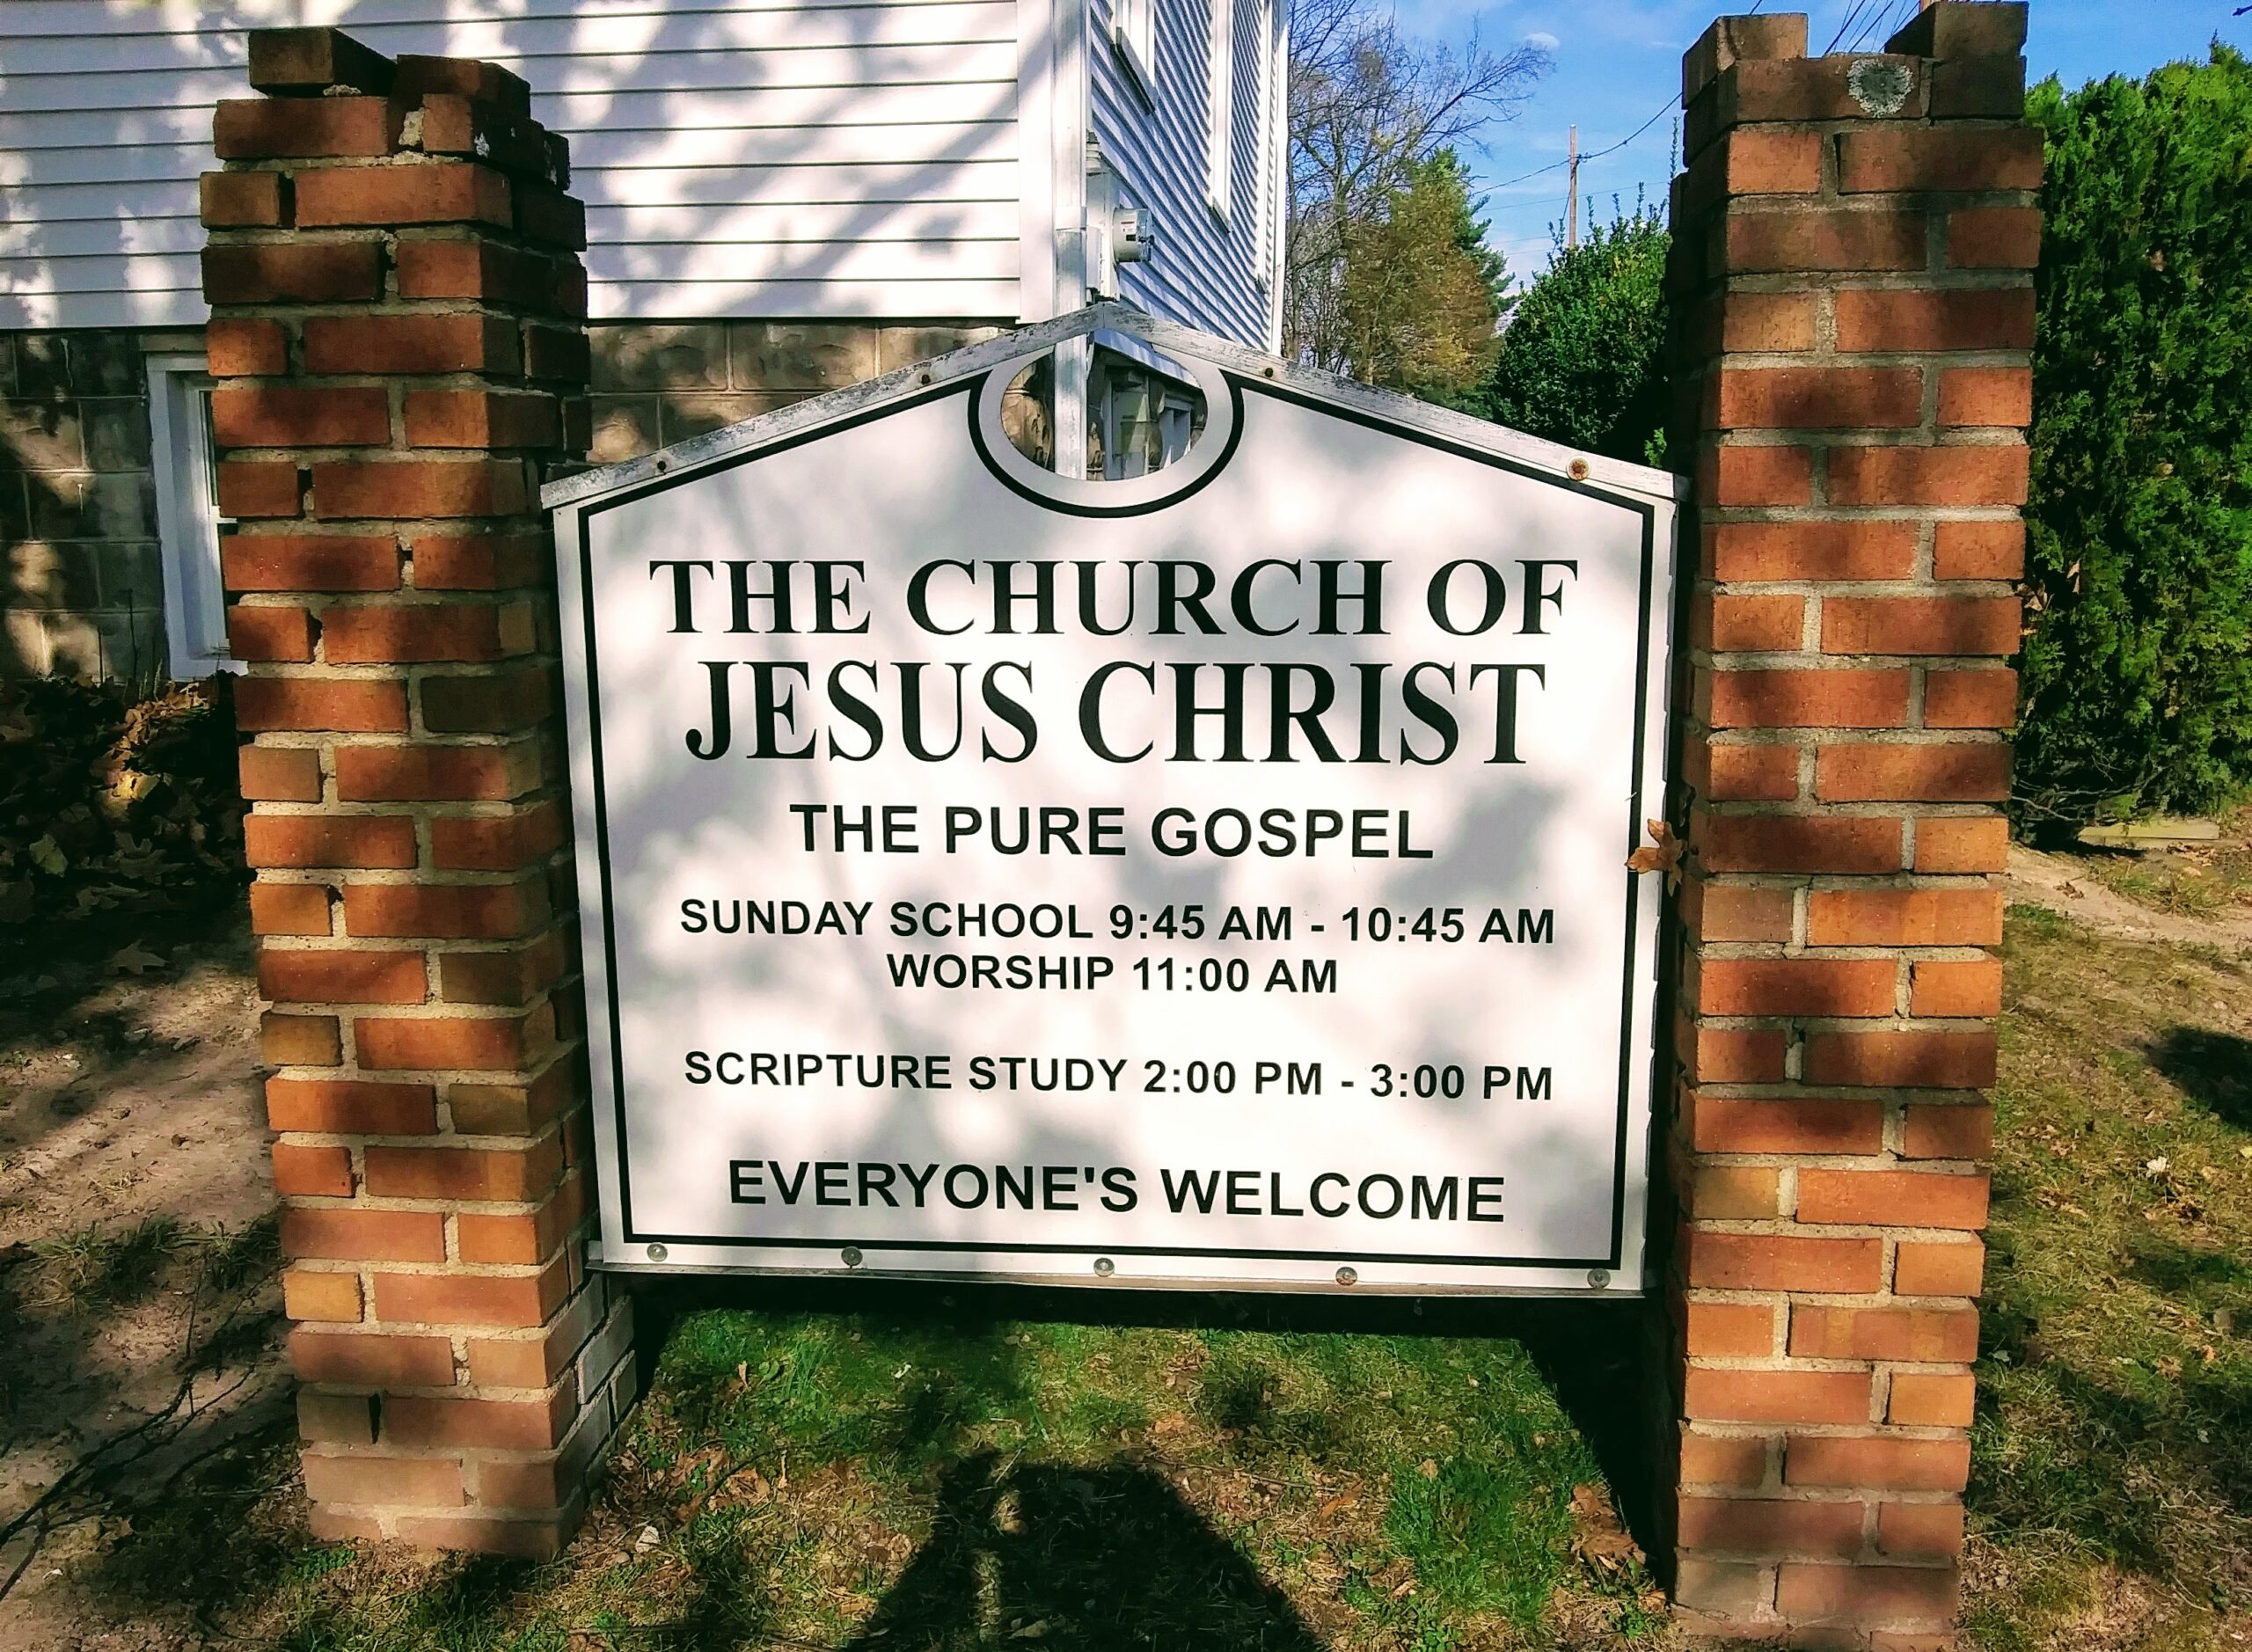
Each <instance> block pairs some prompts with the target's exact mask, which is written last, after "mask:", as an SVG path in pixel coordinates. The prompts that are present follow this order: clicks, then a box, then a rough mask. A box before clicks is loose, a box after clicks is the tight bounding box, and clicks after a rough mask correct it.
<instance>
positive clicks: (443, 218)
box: [296, 161, 515, 229]
mask: <svg viewBox="0 0 2252 1652" xmlns="http://www.w3.org/2000/svg"><path fill="white" fill-rule="evenodd" d="M296 181H297V223H298V226H299V227H300V228H301V229H302V228H318V227H320V226H322V225H328V224H381V225H384V226H390V225H392V224H406V223H490V224H494V225H498V226H500V227H501V228H504V229H505V228H507V227H508V226H509V225H510V224H511V223H513V222H514V216H515V215H514V212H513V209H512V208H511V205H510V198H509V186H508V179H507V178H505V177H503V176H502V175H501V173H499V172H495V171H494V170H493V169H492V168H491V167H489V166H480V165H478V164H475V163H473V162H469V161H435V162H431V163H428V164H424V165H420V166H335V167H322V168H320V169H318V171H313V172H300V173H299V174H298V175H297V180H296Z"/></svg>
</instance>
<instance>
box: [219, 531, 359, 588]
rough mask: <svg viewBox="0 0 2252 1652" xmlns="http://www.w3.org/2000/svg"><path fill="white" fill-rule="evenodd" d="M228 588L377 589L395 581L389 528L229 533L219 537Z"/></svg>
mask: <svg viewBox="0 0 2252 1652" xmlns="http://www.w3.org/2000/svg"><path fill="white" fill-rule="evenodd" d="M219 559H220V567H221V570H222V574H223V578H224V580H225V581H226V586H227V588H228V589H229V590H230V591H382V590H391V589H393V588H396V587H397V586H398V576H399V569H400V567H401V565H402V564H401V558H400V556H399V550H398V540H396V539H394V538H392V537H391V536H390V535H389V534H266V533H261V534H240V533H238V534H229V535H228V536H227V537H225V538H223V539H222V540H221V541H220V542H219Z"/></svg>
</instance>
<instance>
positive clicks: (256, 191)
mask: <svg viewBox="0 0 2252 1652" xmlns="http://www.w3.org/2000/svg"><path fill="white" fill-rule="evenodd" d="M251 83H252V85H253V86H255V87H257V88H258V89H259V90H260V91H263V92H265V93H267V96H266V97H263V98H259V99H246V100H243V101H234V102H226V103H222V104H221V105H220V106H219V109H218V118H217V148H218V153H219V155H220V157H221V158H222V159H223V161H224V162H225V169H224V170H223V171H221V172H212V173H208V174H207V175H206V176H205V178H204V179H203V221H204V223H205V224H206V225H207V226H208V229H209V230H210V243H209V245H208V247H207V249H206V250H205V252H204V255H203V273H204V288H205V291H206V293H207V295H208V297H209V298H210V301H211V306H212V319H211V327H210V333H209V348H210V361H211V370H212V373H213V375H214V376H216V378H217V380H218V381H219V382H218V387H217V389H216V391H215V392H214V394H213V398H212V420H213V425H214V428H215V431H216V440H217V442H218V445H219V448H220V450H221V453H222V455H223V458H222V461H221V464H220V467H219V493H220V502H221V508H222V510H223V512H224V514H225V515H228V516H229V517H230V518H232V519H233V527H232V529H231V530H230V532H229V534H228V535H227V537H226V539H225V543H224V547H223V563H224V568H225V574H226V583H227V587H228V589H229V591H230V593H231V594H232V596H233V598H234V603H235V605H234V607H233V608H232V609H231V610H230V615H229V620H230V623H229V628H228V629H229V635H230V638H231V640H232V642H233V646H234V649H235V652H236V654H238V656H240V657H241V658H243V659H245V660H246V661H249V662H251V663H250V667H249V671H248V674H247V676H245V679H244V681H243V683H242V684H241V687H240V691H239V693H238V696H237V699H236V704H237V705H238V709H239V712H240V715H241V720H242V726H243V727H244V729H245V732H246V733H248V734H249V735H252V742H251V743H250V744H249V745H247V746H245V748H244V750H243V754H242V757H243V762H242V776H243V791H244V794H245V796H246V797H247V798H249V799H250V800H252V804H253V808H252V814H251V816H250V819H249V822H248V828H247V837H248V843H249V850H250V859H251V863H252V866H254V867H255V868H256V870H257V881H256V883H255V884H254V885H253V887H252V891H251V911H252V924H253V926H254V927H255V929H256V931H257V932H258V935H259V937H260V942H259V946H260V953H259V980H260V989H261V990H262V991H263V992H264V994H265V995H266V997H267V998H269V999H270V1000H271V1001H272V1003H273V1005H274V1007H273V1009H272V1011H271V1012H269V1013H268V1014H267V1017H266V1021H265V1056H266V1060H267V1062H268V1063H270V1064H272V1066H273V1068H274V1076H273V1078H271V1079H270V1080H269V1082H268V1084H267V1103H268V1108H269V1113H270V1116H271V1120H272V1122H273V1125H274V1129H275V1130H276V1131H277V1132H279V1138H278V1140H277V1141H276V1143H275V1145H274V1182H275V1185H276V1188H277V1189H278V1190H279V1192H280V1193H281V1195H282V1202H283V1211H282V1244H283V1246H284V1249H285V1250H286V1252H287V1254H288V1256H289V1271H288V1273H287V1275H286V1276H285V1287H286V1291H287V1305H288V1309H289V1315H290V1317H291V1318H292V1319H295V1320H296V1321H297V1325H296V1329H295V1330H294V1331H293V1333H292V1334H291V1337H290V1353H291V1357H292V1359H293V1361H294V1363H295V1364H296V1370H297V1373H298V1375H299V1377H300V1378H301V1379H302V1381H303V1389H302V1391H301V1394H300V1399H299V1416H300V1419H301V1422H302V1424H303V1435H304V1438H305V1441H306V1448H305V1453H304V1472H305V1483H306V1489H307V1490H308V1491H309V1492H310V1493H311V1497H312V1501H313V1505H314V1521H315V1526H316V1529H317V1530H318V1531H321V1532H323V1533H324V1534H333V1535H344V1536H357V1537H376V1536H383V1537H395V1538H400V1539H407V1540H410V1541H413V1542H418V1543H422V1544H428V1545H435V1546H450V1547H466V1548H477V1549H490V1550H499V1551H504V1552H507V1553H529V1554H545V1553H551V1552H552V1551H553V1550H554V1549H555V1548H557V1547H558V1546H559V1545H560V1543H561V1542H562V1540H563V1539H565V1538H566V1537H567V1536H568V1535H569V1533H570V1531H571V1529H572V1527H573V1525H574V1523H575V1522H576V1520H577V1517H578V1515H579V1512H580V1510H581V1507H582V1503H583V1498H582V1494H581V1484H582V1482H583V1480H584V1479H585V1475H586V1472H587V1469H588V1467H589V1465H590V1464H591V1462H592V1460H593V1459H594V1458H595V1457H596V1454H597V1453H598V1452H600V1451H601V1450H602V1449H603V1445H604V1444H605V1443H606V1442H607V1440H608V1439H609V1436H610V1434H611V1429H613V1427H614V1426H615V1424H616V1422H617V1418H618V1413H619V1411H620V1410H621V1409H622V1407H624V1406H625V1404H626V1403H627V1401H628V1400H630V1398H631V1394H632V1380H633V1366H632V1360H631V1357H630V1344H631V1322H630V1319H629V1318H628V1315H627V1312H626V1306H625V1302H624V1300H623V1298H622V1297H620V1298H619V1299H618V1300H617V1301H615V1302H613V1301H612V1300H611V1298H610V1297H609V1295H608V1294H607V1292H606V1291H605V1290H604V1288H603V1282H602V1281H601V1280H600V1279H599V1278H592V1279H590V1278H589V1277H588V1276H586V1274H585V1273H584V1271H583V1269H582V1267H581V1254H582V1249H583V1239H584V1232H583V1230H584V1228H585V1225H586V1217H587V1212H588V1208H589V1198H588V1188H589V1180H590V1166H589V1163H588V1159H587V1153H586V1146H585V1142H586V1136H585V1130H584V1111H583V1109H584V1105H585V1102H584V1098H585V1089H584V1085H583V1082H582V1080H581V1077H580V1073H581V1060H580V1056H581V1025H582V1021H583V1016H582V1013H581V1004H580V990H579V983H578V981H577V969H576V965H575V961H574V948H573V946H572V940H571V936H572V926H571V922H570V910H571V907H572V905H573V900H572V895H571V889H572V879H571V874H570V861H569V855H568V844H567V833H568V822H569V819H570V811H569V809H568V808H567V806H566V801H565V798H564V794H563V790H562V785H563V779H562V770H561V758H560V752H561V741H560V737H559V727H558V725H557V720H556V693H557V690H556V682H557V673H556V656H555V647H556V639H555V615H554V602H553V597H552V567H551V562H550V557H551V550H550V545H549V539H548V533H547V527H546V522H545V517H544V516H543V515H542V514H541V511H540V508H539V498H538V489H539V484H540V482H541V480H542V479H543V477H544V476H545V474H546V473H547V472H548V471H550V470H551V469H552V467H553V466H554V465H555V464H557V463H558V462H559V461H561V460H562V459H564V458H565V457H566V456H567V455H574V454H577V453H580V452H582V451H583V450H584V448H585V435H584V428H585V417H584V403H583V399H582V393H583V391H584V388H585V381H586V370H587V345H586V335H585V333H584V331H583V327H582V318H583V317H584V315H585V313H586V279H585V276H584V274H583V272H582V271H581V268H580V266H579V261H578V259H577V257H576V253H575V249H577V248H579V247H581V246H582V245H585V239H584V230H583V224H584V216H583V214H582V213H581V209H580V207H579V204H578V202H577V201H574V200H572V199H571V198H570V197H569V196H568V195H567V194H564V193H563V190H562V188H561V187H560V186H561V185H563V184H564V183H565V182H566V181H567V179H566V174H565V166H566V161H565V156H564V146H563V143H562V141H561V140H560V139H559V138H556V137H553V136H552V135H549V134H548V133H546V132H545V131H543V130H542V129H541V128H539V127H538V126H537V125H536V124H534V123H533V121H532V120H531V119H530V100H529V97H528V95H527V92H526V90H525V87H524V84H523V82H522V81H520V80H518V79H517V78H516V77H515V76H513V75H511V74H508V72H506V71H505V70H502V69H495V68H494V67H492V66H490V65H487V64H483V63H474V62H462V61H457V60H453V59H445V58H402V59H400V60H399V61H398V62H396V63H393V62H391V61H390V60H388V59H386V58H384V57H382V56H379V55H377V54H375V53H373V52H371V51H369V50H368V49H367V48H364V47H362V46H360V45H358V44H357V43H356V42H355V41H353V40H350V39H348V38H347V37H346V36H344V35H342V34H340V33H335V32H333V31H332V30H326V29H282V30H268V31H260V32H258V33H253V34H252V36H251Z"/></svg>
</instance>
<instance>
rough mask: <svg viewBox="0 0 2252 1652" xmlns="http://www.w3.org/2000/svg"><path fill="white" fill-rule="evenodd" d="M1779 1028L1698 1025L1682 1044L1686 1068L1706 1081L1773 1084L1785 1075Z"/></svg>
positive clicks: (1781, 1038) (1693, 1076)
mask: <svg viewBox="0 0 2252 1652" xmlns="http://www.w3.org/2000/svg"><path fill="white" fill-rule="evenodd" d="M1784 1050H1785V1044H1784V1040H1783V1034H1781V1033H1780V1032H1779V1031H1769V1030H1764V1029H1758V1028H1754V1029H1751V1030H1743V1029H1737V1028H1733V1027H1694V1028H1693V1029H1691V1031H1690V1034H1689V1036H1688V1037H1687V1039H1686V1040H1685V1041H1684V1042H1682V1045H1681V1050H1680V1054H1681V1058H1682V1065H1683V1068H1684V1070H1685V1071H1686V1072H1687V1073H1688V1075H1689V1076H1690V1077H1691V1078H1694V1079H1698V1080H1700V1081H1701V1082H1703V1083H1706V1084H1772V1083H1774V1082H1775V1081H1777V1080H1779V1079H1780V1078H1782V1076H1783V1059H1784Z"/></svg>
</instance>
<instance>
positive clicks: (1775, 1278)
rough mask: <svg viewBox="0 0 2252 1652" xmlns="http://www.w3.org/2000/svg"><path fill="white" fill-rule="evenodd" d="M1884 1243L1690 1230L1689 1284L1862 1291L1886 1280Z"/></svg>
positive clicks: (1718, 1287) (1707, 1287) (1705, 1287)
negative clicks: (1884, 1273)
mask: <svg viewBox="0 0 2252 1652" xmlns="http://www.w3.org/2000/svg"><path fill="white" fill-rule="evenodd" d="M1883 1262H1884V1252H1883V1246H1882V1245H1881V1244H1880V1243H1879V1242H1878V1241H1877V1240H1875V1239H1829V1238H1815V1237H1812V1236H1810V1235H1800V1234H1775V1233H1715V1232H1711V1231H1710V1230H1708V1229H1704V1228H1697V1227H1693V1228H1691V1229H1690V1230H1689V1232H1688V1272H1687V1278H1688V1282H1689V1283H1690V1284H1691V1285H1692V1286H1693V1287H1695V1288H1697V1289H1700V1290H1803V1291H1810V1292H1837V1291H1843V1292H1849V1293H1854V1294H1862V1293H1866V1292H1868V1291H1872V1290H1877V1289H1878V1288H1879V1286H1880V1285H1881V1283H1883Z"/></svg>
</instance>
